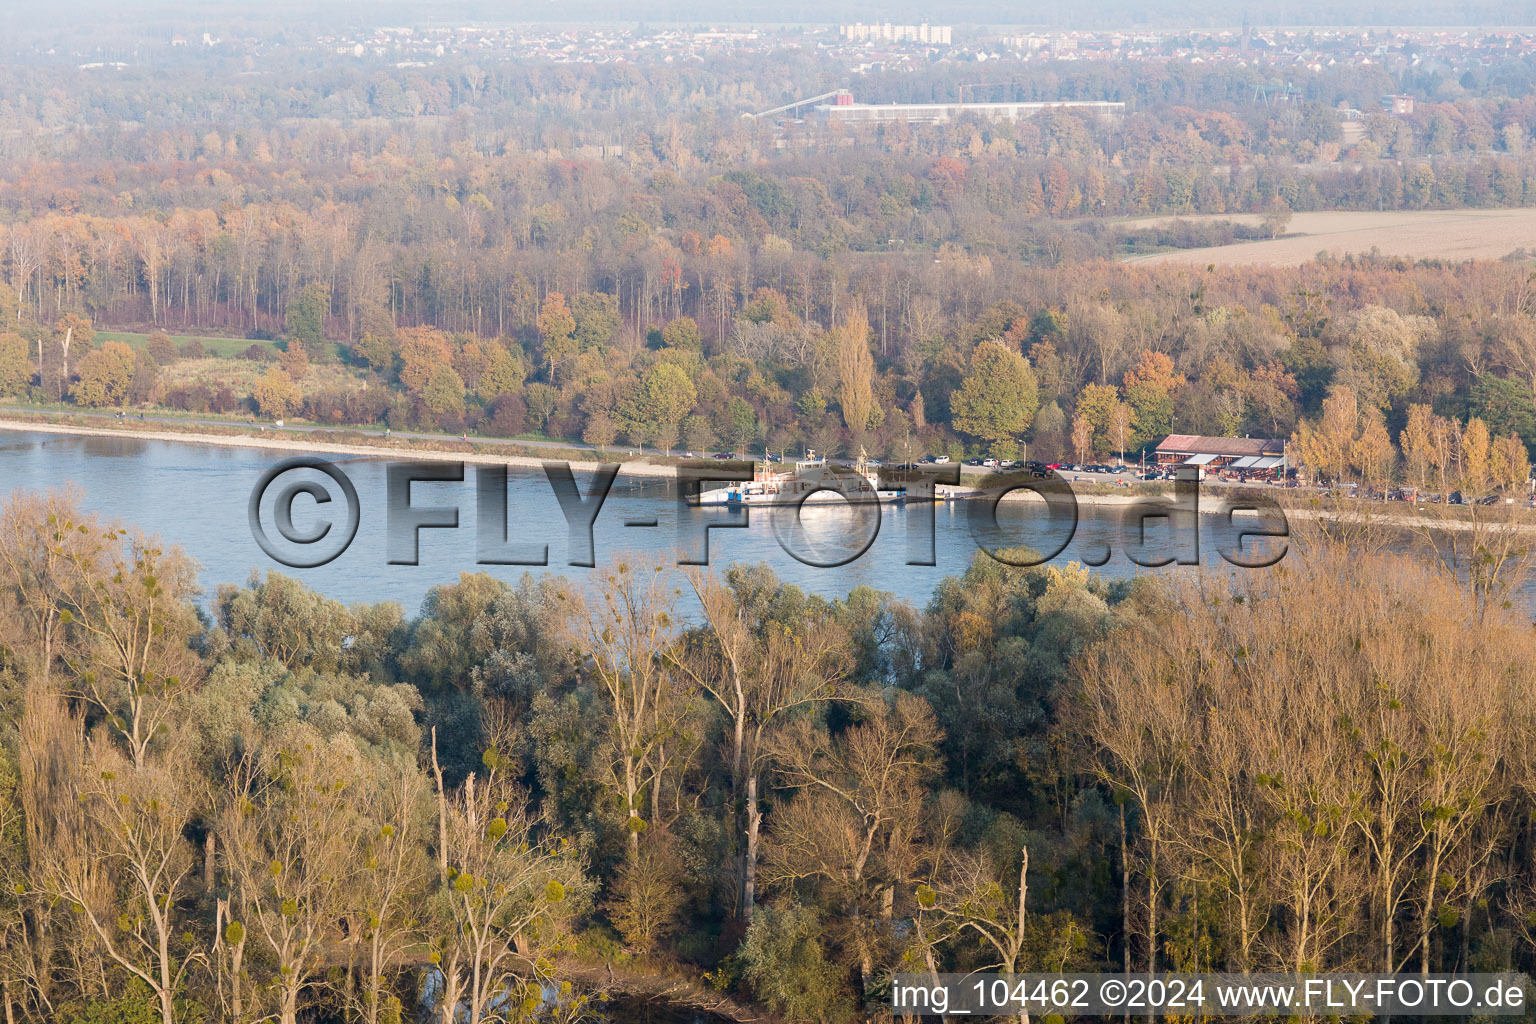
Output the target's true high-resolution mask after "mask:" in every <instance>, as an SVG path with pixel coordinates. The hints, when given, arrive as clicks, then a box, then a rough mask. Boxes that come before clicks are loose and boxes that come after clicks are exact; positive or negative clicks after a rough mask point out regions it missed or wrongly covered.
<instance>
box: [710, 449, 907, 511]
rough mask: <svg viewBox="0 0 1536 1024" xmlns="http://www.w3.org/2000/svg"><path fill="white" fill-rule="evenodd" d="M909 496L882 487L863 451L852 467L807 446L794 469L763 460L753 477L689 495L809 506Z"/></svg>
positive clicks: (734, 502) (719, 502)
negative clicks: (832, 463) (866, 462)
mask: <svg viewBox="0 0 1536 1024" xmlns="http://www.w3.org/2000/svg"><path fill="white" fill-rule="evenodd" d="M905 499H906V491H905V490H902V489H896V488H887V489H882V488H881V487H880V481H879V477H878V476H877V475H876V474H875V473H874V472H873V471H871V470H870V468H869V467H868V466H867V465H866V464H865V458H864V453H863V452H860V453H859V461H858V462H857V463H855V464H854V465H853V466H852V467H847V466H836V465H830V464H828V462H827V460H826V459H825V458H822V457H819V456H818V455H817V454H816V453H815V451H813V450H810V449H807V450H806V453H805V458H803V459H799V460H797V461H796V462H795V464H794V468H793V469H787V470H775V469H774V468H773V466H772V465H771V464H769V463H768V462H766V461H764V462H762V463H760V464H759V466H758V468H757V469H756V470H754V471H753V474H752V479H751V480H746V481H741V482H735V483H729V484H725V485H723V486H720V487H710V488H707V489H705V490H702V491H700V492H699V493H698V494H697V495H694V496H693V497H691V498H689V499H688V500H689V503H690V504H692V505H728V506H744V505H798V504H800V503H801V502H804V503H805V504H806V505H818V504H831V503H836V502H842V501H847V502H850V503H853V504H861V503H864V502H880V503H884V504H895V503H897V502H901V501H904V500H905Z"/></svg>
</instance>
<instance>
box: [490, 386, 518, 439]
mask: <svg viewBox="0 0 1536 1024" xmlns="http://www.w3.org/2000/svg"><path fill="white" fill-rule="evenodd" d="M527 429H528V407H527V406H526V405H524V404H523V399H522V396H521V395H501V396H500V397H498V398H497V399H496V400H495V401H494V402H492V403H491V416H490V422H489V423H488V424H487V425H486V427H485V432H486V433H487V434H491V435H494V436H496V437H516V436H517V435H519V434H521V433H523V432H524V431H526V430H527Z"/></svg>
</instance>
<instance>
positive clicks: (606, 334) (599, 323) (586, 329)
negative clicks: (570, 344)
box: [571, 292, 623, 352]
mask: <svg viewBox="0 0 1536 1024" xmlns="http://www.w3.org/2000/svg"><path fill="white" fill-rule="evenodd" d="M571 317H572V321H573V323H574V325H575V326H574V328H573V330H572V335H573V337H574V338H575V340H576V347H577V349H578V350H579V351H582V352H587V351H591V350H597V351H599V352H601V351H606V350H607V348H608V343H609V342H610V341H612V340H613V336H614V335H615V334H617V333H618V330H619V327H620V325H622V324H623V320H622V319H621V318H620V317H619V300H618V299H617V298H615V297H614V296H612V295H609V294H608V293H607V292H577V293H576V294H575V295H573V296H571Z"/></svg>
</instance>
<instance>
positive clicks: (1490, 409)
mask: <svg viewBox="0 0 1536 1024" xmlns="http://www.w3.org/2000/svg"><path fill="white" fill-rule="evenodd" d="M0 343H3V339H0ZM3 363H4V360H3V359H0V365H3ZM1467 405H1468V407H1469V409H1470V410H1471V413H1472V415H1474V416H1477V417H1478V418H1480V419H1481V420H1482V421H1483V422H1484V423H1487V424H1488V429H1489V431H1491V432H1492V433H1493V434H1494V436H1496V437H1507V436H1509V435H1510V434H1515V435H1518V436H1519V438H1520V440H1521V441H1523V442H1524V443H1525V447H1526V450H1527V451H1532V450H1536V401H1533V400H1532V396H1531V389H1530V388H1528V387H1526V386H1525V385H1524V384H1521V383H1520V382H1519V381H1516V380H1510V379H1508V378H1505V377H1496V376H1494V375H1493V374H1491V373H1485V374H1482V375H1480V376H1479V377H1478V378H1477V379H1476V380H1475V381H1473V382H1472V391H1471V393H1470V394H1469V395H1468V400H1467Z"/></svg>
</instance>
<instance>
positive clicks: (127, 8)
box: [0, 0, 1536, 32]
mask: <svg viewBox="0 0 1536 1024" xmlns="http://www.w3.org/2000/svg"><path fill="white" fill-rule="evenodd" d="M0 10H3V13H0V23H3V24H5V25H7V27H10V28H12V29H14V30H19V31H21V32H26V31H27V30H28V29H32V30H37V29H44V28H50V27H53V28H71V29H75V30H77V31H78V30H79V29H80V28H81V27H82V26H86V25H90V24H93V23H94V24H96V25H99V26H100V27H101V28H102V29H105V30H110V29H111V28H112V27H116V26H123V27H125V28H126V27H129V26H133V25H139V26H142V27H146V28H147V27H149V24H153V23H156V22H160V21H166V20H169V21H175V22H186V23H189V24H197V25H203V24H209V25H217V24H218V23H222V22H228V21H230V20H231V19H241V20H250V21H255V22H261V23H266V24H270V23H273V22H277V23H280V24H281V23H287V24H291V25H293V26H294V27H297V26H300V25H315V24H327V23H339V24H348V25H357V24H419V23H422V22H424V21H426V20H427V19H428V18H432V19H434V20H438V19H441V20H460V19H462V20H470V19H474V20H494V21H539V22H550V21H562V22H567V21H624V22H633V21H636V20H649V21H658V22H661V21H684V22H713V23H720V22H725V21H745V22H778V23H785V22H788V23H827V22H833V21H841V20H849V21H851V20H863V21H897V22H912V23H917V22H923V21H926V22H929V23H933V24H976V23H980V24H1054V25H1061V24H1080V25H1083V26H1099V27H1102V26H1107V25H1117V26H1126V27H1129V26H1134V25H1156V26H1158V27H1170V26H1174V27H1177V26H1187V27H1192V28H1204V27H1210V26H1212V25H1228V24H1238V23H1240V22H1241V21H1242V19H1243V17H1244V15H1245V14H1246V15H1247V16H1248V18H1249V19H1250V20H1251V21H1252V22H1253V23H1254V24H1290V25H1296V24H1301V25H1308V24H1346V25H1406V24H1419V25H1424V24H1460V25H1473V26H1489V25H1522V24H1532V23H1533V22H1536V3H1533V2H1532V0H1359V2H1351V3H1338V2H1337V0H1030V2H1027V3H1021V2H1018V0H931V2H921V0H882V2H878V3H877V2H870V0H736V2H731V3H720V2H717V0H323V2H320V3H315V2H300V0H276V2H272V3H252V2H251V0H110V2H109V0H4V2H0ZM146 23H149V24H146Z"/></svg>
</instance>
